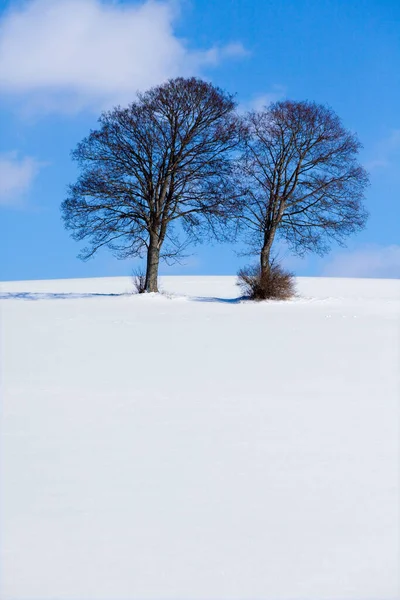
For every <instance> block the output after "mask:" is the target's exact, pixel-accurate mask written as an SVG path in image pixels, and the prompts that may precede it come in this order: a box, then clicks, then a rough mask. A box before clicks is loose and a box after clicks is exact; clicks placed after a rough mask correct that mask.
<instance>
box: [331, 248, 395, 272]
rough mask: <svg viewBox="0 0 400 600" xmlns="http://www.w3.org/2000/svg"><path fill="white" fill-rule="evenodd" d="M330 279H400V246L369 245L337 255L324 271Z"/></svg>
mask: <svg viewBox="0 0 400 600" xmlns="http://www.w3.org/2000/svg"><path fill="white" fill-rule="evenodd" d="M322 274H323V275H327V276H328V277H384V278H389V279H391V278H400V246H398V245H396V244H392V245H391V246H378V245H369V246H364V247H363V248H360V249H358V250H354V251H353V252H341V253H339V254H337V255H336V256H335V257H334V258H333V259H332V260H331V261H330V262H329V263H328V264H326V265H325V267H324V269H323V273H322Z"/></svg>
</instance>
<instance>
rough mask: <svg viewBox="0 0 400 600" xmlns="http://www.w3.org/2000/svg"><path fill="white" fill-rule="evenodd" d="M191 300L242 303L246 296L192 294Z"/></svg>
mask: <svg viewBox="0 0 400 600" xmlns="http://www.w3.org/2000/svg"><path fill="white" fill-rule="evenodd" d="M190 300H191V302H218V303H221V304H240V303H241V302H243V301H244V300H246V298H245V297H244V296H239V298H217V297H213V296H192V297H191V298H190Z"/></svg>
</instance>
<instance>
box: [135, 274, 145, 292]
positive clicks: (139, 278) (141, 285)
mask: <svg viewBox="0 0 400 600" xmlns="http://www.w3.org/2000/svg"><path fill="white" fill-rule="evenodd" d="M132 283H133V287H134V290H135V294H144V293H145V292H146V273H145V272H144V271H143V270H142V269H135V270H134V271H133V272H132Z"/></svg>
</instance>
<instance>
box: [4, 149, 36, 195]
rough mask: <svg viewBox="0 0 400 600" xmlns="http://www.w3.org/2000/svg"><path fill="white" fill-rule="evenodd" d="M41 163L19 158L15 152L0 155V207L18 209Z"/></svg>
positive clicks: (27, 157) (31, 159) (29, 158)
mask: <svg viewBox="0 0 400 600" xmlns="http://www.w3.org/2000/svg"><path fill="white" fill-rule="evenodd" d="M40 167H41V163H39V162H38V161H37V160H36V159H34V158H32V157H30V156H26V157H24V158H19V157H18V155H17V153H16V152H10V153H8V154H0V206H8V207H19V206H21V204H22V201H23V198H24V196H25V194H26V193H27V192H28V191H29V189H30V187H31V185H32V183H33V180H34V179H35V177H36V175H37V174H38V172H39V169H40Z"/></svg>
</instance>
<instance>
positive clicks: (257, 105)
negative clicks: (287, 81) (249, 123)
mask: <svg viewBox="0 0 400 600" xmlns="http://www.w3.org/2000/svg"><path fill="white" fill-rule="evenodd" d="M285 96H286V87H285V86H283V85H279V84H275V85H273V86H272V88H271V90H270V91H268V92H265V93H263V94H256V95H255V96H253V97H252V98H250V100H247V101H246V102H242V103H241V105H240V109H241V110H242V111H243V112H246V111H248V110H256V111H258V110H262V109H263V108H265V107H266V106H269V104H271V103H272V102H277V101H278V100H282V98H284V97H285Z"/></svg>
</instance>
